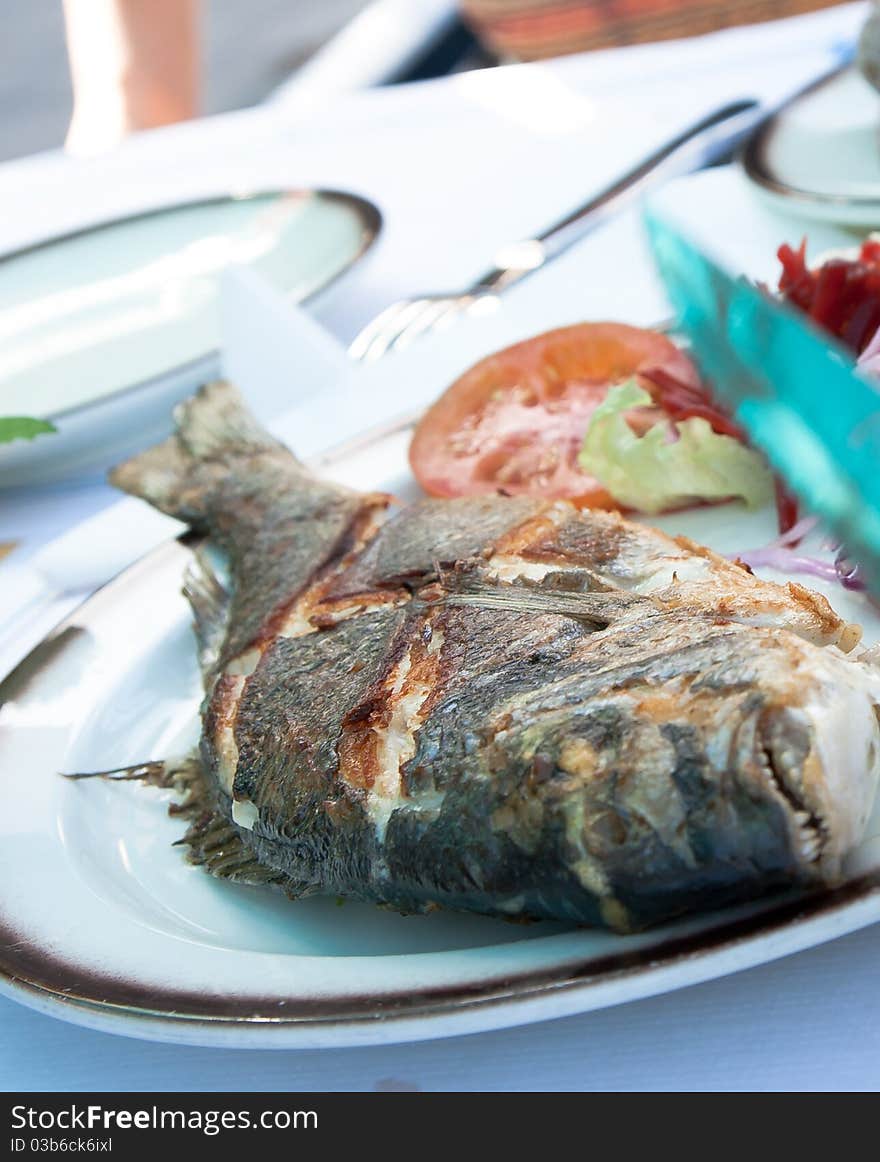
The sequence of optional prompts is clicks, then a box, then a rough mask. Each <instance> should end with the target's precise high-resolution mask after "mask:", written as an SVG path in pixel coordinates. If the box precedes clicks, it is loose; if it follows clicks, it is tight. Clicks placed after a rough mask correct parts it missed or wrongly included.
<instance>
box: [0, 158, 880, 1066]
mask: <svg viewBox="0 0 880 1162" xmlns="http://www.w3.org/2000/svg"><path fill="white" fill-rule="evenodd" d="M663 200H664V201H665V203H666V204H667V207H671V208H673V209H674V211H675V212H676V213H677V214H679V215H680V216H681V217H682V218H683V219H684V220H686V221H687V222H688V223H689V224H690V226H691V227H692V229H693V230H694V231H695V232H696V233H697V235H698V238H699V237H705V238H706V239H710V238H716V239H718V238H720V239H721V241H722V242H723V244H724V247H725V248H726V250H725V253H726V254H727V255H728V257H729V259H730V262H731V263H732V264H735V265H736V266H737V268H738V269H747V270H749V271H751V272H752V273H754V274H755V275H757V276H759V277H762V278H769V277H771V276H772V270H773V265H774V260H773V249H774V248H775V246H776V245H778V243H779V242H780V241H782V240H783V239H785V238H787V237H788V238H789V239H790V237H791V234H792V233H793V232H796V231H797V230H799V229H800V227H799V225H798V224H797V223H792V222H791V221H789V220H788V219H785V218H781V217H779V216H778V215H776V214H774V213H773V212H768V211H763V210H761V208H760V207H757V208H756V206H755V202H754V198H753V197H751V196H750V190H749V187H748V186H747V185H746V183H745V182H744V181H743V179H742V178H741V177H740V176H739V175H737V174H733V173H723V172H720V171H714V172H712V173H708V174H705V175H700V176H699V177H697V178H695V179H690V180H688V181H686V182H684V183H677V184H676V185H675V186H673V187H671V188H670V189H669V190H668V192H667V193H666V194H665V195H664V199H663ZM816 241H817V244H818V245H820V246H827V245H834V244H836V243H837V242H838V241H839V237H838V235H837V234H836V233H835V232H834V231H833V230H831V229H830V228H827V227H823V228H822V229H820V230H818V231H817V238H816ZM619 269H622V270H624V271H625V275H626V277H625V279H624V280H622V281H621V280H617V281H614V278H613V273H610V274H609V275H608V276H607V277H605V278H600V277H599V275H600V274H601V273H602V272H603V271H608V272H614V271H616V270H619ZM637 276H638V277H637ZM642 278H643V279H644V280H645V283H649V282H650V272H649V268H648V267H647V265H646V259H645V255H644V252H643V250H642V249H641V248H640V243H639V242H638V235H637V234H636V233H635V232H634V231H633V230H632V226H631V224H630V225H629V226H626V224H625V223H620V224H619V227H618V225H615V227H614V228H613V229H612V230H610V231H608V232H605V233H604V234H600V235H596V236H595V237H594V238H593V239H592V240H590V241H589V242H588V243H587V244H585V245H584V247H582V248H580V249H579V251H578V252H572V253H571V254H569V255H566V256H565V257H564V258H563V259H560V260H559V261H558V262H557V263H554V264H553V266H552V267H550V268H549V269H548V270H547V271H546V272H543V273H542V274H541V275H540V276H536V278H535V280H534V281H533V282H532V283H531V284H529V283H528V282H527V283H524V284H523V286H522V288H521V290H519V289H518V290H517V293H516V295H514V294H513V293H512V294H511V297H510V299H509V300H505V304H506V305H505V309H504V311H503V312H501V313H500V314H498V315H496V316H494V318H492V319H488V320H471V321H470V322H468V323H467V324H465V325H463V326H462V327H461V328H460V329H453V330H451V331H450V332H449V333H448V335H446V336H442V337H437V339H436V341H434V340H428V341H426V342H425V345H424V346H423V347H422V348H421V349H419V348H417V347H414V348H412V349H410V350H407V351H404V352H402V353H401V354H400V355H399V356H398V355H395V356H392V357H389V358H388V360H387V361H383V362H382V363H380V364H375V365H372V366H370V367H366V368H363V369H361V370H359V371H358V373H357V379H356V381H354V382H352V383H351V384H350V385H348V386H346V387H342V388H340V389H339V391H338V392H337V394H336V396H333V395H330V396H327V397H324V398H312V399H310V400H308V401H306V402H304V403H303V405H302V406H301V407H299V408H297V409H296V411H295V412H292V413H290V414H289V415H288V416H287V417H286V418H285V419H284V420H283V422H280V423H279V424H278V425H277V431H278V433H279V434H280V435H282V436H286V437H288V438H290V439H291V440H292V441H293V442H294V443H295V445H296V446H297V447H298V448H299V449H300V450H301V451H304V452H308V453H309V454H310V455H312V456H313V459H314V462H315V463H316V467H317V468H318V470H319V471H321V472H322V473H324V474H326V475H328V476H330V477H332V478H334V479H337V480H339V481H341V482H343V483H347V484H350V485H354V486H356V487H359V488H364V489H371V488H379V489H383V490H388V491H391V492H393V493H395V494H396V495H398V496H400V497H402V498H404V499H406V498H407V497H411V496H412V495H414V485H413V483H412V480H411V477H410V475H409V472H408V469H407V466H406V448H407V442H408V426H407V422H406V421H405V420H403V421H401V420H396V421H390V422H388V423H386V424H385V425H384V426H383V427H382V428H380V429H378V430H373V431H369V430H366V429H368V428H369V424H370V417H371V416H372V417H373V422H375V417H376V416H388V417H391V416H393V415H394V414H395V412H397V413H399V412H400V411H401V410H403V409H404V407H406V409H407V410H409V409H412V410H416V409H419V408H421V407H422V406H424V404H425V403H426V402H427V401H428V400H430V399H431V398H432V397H433V396H434V395H436V393H437V391H438V390H439V389H440V388H441V387H442V386H443V384H444V383H445V382H448V380H449V378H450V377H451V376H452V375H453V374H455V373H456V372H457V371H458V370H460V369H461V367H462V366H464V365H466V364H467V363H468V362H469V361H471V360H472V359H473V358H475V357H477V356H478V355H479V354H481V353H485V352H486V351H487V350H490V349H492V348H494V347H496V346H498V345H500V344H501V343H504V342H510V341H513V340H514V339H516V338H519V337H522V336H523V335H525V334H527V333H529V332H534V331H537V330H541V329H544V328H546V327H548V326H551V325H553V324H554V323H562V322H568V321H572V320H573V319H576V318H578V317H581V318H582V317H584V316H592V317H598V316H599V314H600V312H604V313H607V314H611V315H617V316H618V317H630V318H632V317H642V318H645V317H646V316H645V314H644V312H646V311H652V312H655V313H654V316H653V317H663V304H662V300H659V299H658V298H657V296H656V292H655V291H649V292H648V293H643V294H642V296H641V298H640V299H636V298H635V297H632V296H633V288H634V286H635V285H636V284H637V283H638V285H643V284H642V282H641V279H642ZM573 288H575V289H576V291H577V293H576V294H573V293H572V291H573ZM612 300H613V306H609V303H610V302H611V301H612ZM649 317H650V316H649ZM328 415H329V420H328ZM359 431H360V433H361V434H360V435H355V434H356V433H358V432H359ZM342 438H345V439H346V443H345V444H344V445H341V446H337V448H336V451H335V452H331V453H328V454H325V455H323V456H321V457H316V453H318V452H319V450H320V448H321V447H322V446H324V447H326V445H327V444H328V443H330V442H332V441H333V440H334V439H336V440H339V439H342ZM123 503H124V504H126V505H127V506H129V507H127V508H126V510H125V511H126V514H129V513H131V519H134V520H136V519H137V518H136V513H135V511H134V510H135V509H137V508H138V506H137V505H135V506H134V509H132V508H131V507H130V506H131V504H132V503H133V502H128V501H126V502H123ZM657 523H660V524H662V525H663V526H664V527H665V528H667V529H668V530H670V531H680V532H684V533H686V534H687V535H689V536H691V537H694V538H695V539H697V540H700V541H704V542H705V543H708V544H710V545H712V546H713V547H714V548H716V549H718V550H720V551H722V552H729V551H732V552H735V551H742V550H743V549H744V548H747V547H750V546H752V545H759V544H762V543H764V542H766V541H767V540H768V539H769V538H770V536H771V535H772V532H773V528H774V520H773V514H772V513H771V512H769V511H765V512H763V513H758V514H747V513H745V512H743V510H741V509H740V508H739V507H737V506H724V507H721V508H714V509H705V510H702V511H695V512H691V513H683V514H677V515H675V516H670V517H667V518H664V519H663V520H662V521H659V522H657ZM187 554H188V550H187V549H186V548H185V547H184V546H183V545H180V544H177V543H172V544H169V545H167V546H165V547H163V548H160V549H159V550H157V551H156V552H155V553H153V554H151V555H150V556H149V557H148V558H146V559H145V560H144V561H143V562H141V563H140V564H139V565H136V566H135V567H133V568H132V569H130V570H128V571H127V572H126V573H125V574H123V575H122V576H121V577H120V578H119V579H118V580H117V581H115V582H113V583H111V584H110V585H109V586H107V587H106V588H105V589H104V590H103V591H102V592H100V593H99V594H97V595H96V596H95V597H94V598H93V599H92V600H91V601H89V602H88V603H87V604H86V605H85V606H83V607H82V608H81V609H80V610H79V611H77V612H76V613H75V614H74V615H73V616H72V617H71V618H69V620H68V621H67V622H66V623H65V624H64V625H62V626H60V627H59V628H58V630H57V631H56V632H55V633H54V634H53V635H51V637H50V638H49V639H48V640H47V641H46V642H44V643H43V644H42V645H41V646H40V647H38V649H37V650H36V651H35V652H34V654H32V655H31V657H30V658H29V659H27V660H26V662H25V663H23V664H22V665H21V666H20V667H19V668H18V669H17V670H16V671H15V672H14V673H13V674H12V675H11V676H10V677H9V678H8V679H7V680H6V681H5V682H4V683H2V685H0V703H3V706H2V709H0V990H2V991H3V992H5V993H7V994H9V995H11V996H13V997H15V998H17V999H19V1000H21V1001H23V1002H24V1003H26V1004H29V1005H32V1006H34V1007H36V1008H39V1009H41V1010H44V1011H46V1012H51V1013H53V1014H55V1015H56V1016H61V1017H64V1018H66V1019H68V1020H71V1021H75V1022H78V1023H81V1024H86V1025H90V1026H94V1027H96V1028H101V1029H105V1030H109V1031H113V1032H117V1033H126V1034H129V1035H133V1036H143V1037H151V1038H156V1039H164V1040H172V1041H181V1042H189V1043H198V1044H218V1045H219V1044H225V1045H242V1046H278V1047H280V1046H300V1047H316V1046H330V1045H337V1046H339V1045H355V1044H368V1043H388V1042H394V1041H402V1040H414V1039H420V1038H430V1037H440V1036H448V1035H452V1034H457V1033H465V1032H476V1031H479V1030H485V1029H491V1028H499V1027H503V1026H508V1025H514V1024H522V1023H525V1022H529V1021H536V1020H541V1019H546V1018H551V1017H557V1016H563V1015H566V1014H571V1013H575V1012H583V1011H587V1010H590V1009H595V1008H599V1007H603V1006H607V1005H612V1004H618V1003H621V1002H624V1001H627V1000H632V999H636V998H639V997H645V996H649V995H652V994H656V993H661V992H664V991H668V990H670V989H674V988H680V987H682V986H685V985H688V984H692V983H695V982H697V981H701V980H706V979H709V978H712V977H715V976H720V975H724V974H726V973H729V972H734V971H737V970H739V969H743V968H747V967H749V966H751V965H755V964H760V963H764V962H766V961H769V960H772V959H774V958H777V957H780V956H783V955H786V954H787V953H790V952H794V951H796V950H798V949H802V948H806V947H810V946H812V945H815V944H818V943H821V942H822V941H826V940H831V939H833V938H835V937H837V936H840V935H842V934H844V933H846V932H850V931H853V930H855V929H857V928H860V927H862V926H865V925H867V924H870V923H873V922H875V921H877V920H880V878H878V870H877V869H880V850H878V849H880V842H878V840H877V839H875V838H873V837H874V836H875V835H876V834H877V833H878V831H880V820H878V819H877V818H876V812H875V818H874V820H872V823H871V825H870V826H869V828H868V837H869V838H868V839H867V840H866V841H865V842H864V843H863V844H862V846H861V847H860V849H859V850H858V851H857V852H856V853H855V855H854V857H853V859H852V860H851V862H850V866H849V869H848V870H849V880H848V882H847V883H846V885H845V886H844V887H842V888H841V889H840V890H838V891H836V892H832V893H821V894H817V895H813V896H810V897H803V896H797V897H795V896H789V897H775V898H773V899H772V900H769V901H766V902H764V903H763V904H762V905H755V906H751V907H749V908H744V909H738V910H729V911H726V912H723V913H718V914H715V915H704V916H701V917H698V918H694V919H691V920H689V921H687V922H683V923H679V924H676V925H669V926H666V927H664V928H661V929H657V930H654V931H652V932H649V933H645V934H642V935H639V936H633V937H620V936H615V935H612V934H609V933H604V932H593V931H588V930H577V929H570V928H566V927H565V926H563V925H559V924H533V925H530V926H527V927H523V926H520V925H512V924H509V923H506V922H503V921H495V920H489V919H483V918H480V917H476V916H461V915H453V914H444V913H435V914H432V915H429V916H419V917H401V916H397V915H394V914H391V913H387V912H384V911H380V910H378V909H376V908H372V907H368V906H363V905H357V904H350V903H346V904H344V905H343V906H341V907H339V906H337V905H336V903H335V901H333V900H321V899H310V900H304V901H298V902H290V901H288V900H286V899H284V898H283V897H279V896H277V895H275V894H273V893H272V892H271V891H270V890H268V889H256V888H248V887H242V886H236V885H231V884H228V883H225V882H220V881H216V880H212V879H211V878H210V877H209V876H207V875H206V874H204V873H203V872H202V871H201V870H200V869H198V868H193V867H190V866H189V865H187V864H186V862H185V861H184V859H183V857H182V854H181V852H180V850H179V849H177V848H174V847H173V846H172V845H173V842H174V840H175V839H177V838H178V837H179V836H180V834H181V832H182V830H183V824H182V823H181V822H180V821H176V820H175V819H174V818H172V817H169V815H168V814H167V807H168V803H169V798H168V796H167V795H165V794H163V793H161V792H158V791H156V790H153V789H149V788H143V787H140V786H136V785H130V784H119V783H114V784H108V783H103V782H97V781H92V782H85V783H70V782H67V781H65V780H64V779H62V778H60V777H59V776H58V774H57V772H58V771H60V770H88V769H96V768H107V767H108V766H116V765H124V764H128V763H131V762H135V761H141V760H143V759H145V758H155V757H165V756H168V755H169V754H174V753H179V752H180V751H182V750H183V749H185V748H186V747H187V746H188V745H189V744H190V743H191V742H192V741H193V740H194V738H195V737H196V734H197V720H196V711H197V705H198V701H199V696H200V688H199V676H198V673H197V670H196V663H195V656H194V648H193V643H192V639H191V636H190V630H189V612H188V610H187V608H186V606H185V604H184V602H183V599H182V598H181V597H180V595H179V589H180V579H181V573H182V570H183V567H184V564H185V561H186V558H187ZM767 575H768V576H772V575H771V574H767ZM776 579H780V578H778V577H777V578H776ZM816 588H819V589H822V590H823V591H824V592H826V593H828V594H829V595H831V596H832V597H833V600H834V603H835V605H836V606H837V608H838V609H839V611H840V613H841V614H842V615H843V616H846V617H848V618H850V619H852V620H855V621H859V622H861V623H862V624H863V625H864V626H865V630H866V640H868V641H876V640H880V619H878V617H877V615H876V613H875V612H874V611H873V610H872V608H871V606H870V605H869V604H868V603H867V602H866V600H865V599H864V598H863V597H862V596H861V595H859V594H847V593H844V592H843V591H841V590H839V589H837V588H835V589H834V590H832V589H831V588H830V587H828V586H823V585H821V584H819V585H817V586H816Z"/></svg>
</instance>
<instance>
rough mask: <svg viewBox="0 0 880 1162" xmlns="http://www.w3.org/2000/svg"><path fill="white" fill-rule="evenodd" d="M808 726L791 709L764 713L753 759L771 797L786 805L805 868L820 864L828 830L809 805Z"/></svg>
mask: <svg viewBox="0 0 880 1162" xmlns="http://www.w3.org/2000/svg"><path fill="white" fill-rule="evenodd" d="M812 742H813V740H812V729H811V726H810V724H809V723H808V722H807V721H805V720H804V719H803V718H802V717H801V716H800V715H798V714H796V713H795V712H793V711H792V710H790V709H787V708H786V709H778V708H773V709H765V710H763V711H762V712H761V714H760V715H759V717H758V723H757V729H756V737H755V744H756V758H757V761H758V766H759V769H760V770H761V773H762V775H763V776H764V778H765V780H766V781H767V783H768V785H769V787H770V790H771V792H772V794H773V795H774V796H775V797H777V798H778V799H780V800H782V802H783V804H785V814H786V818H787V820H788V822H789V825H790V826H791V829H792V831H793V838H794V841H795V851H796V854H797V856H798V857H799V859H800V860H801V861H802V862H803V863H805V864H814V865H818V864H820V863H821V862H822V860H823V856H824V854H825V852H826V849H827V846H828V838H829V834H830V828H829V824H828V820H827V819H826V817H825V815H824V813H823V812H822V811H821V809H820V807H819V805H818V804H815V803H811V802H810V801H809V797H808V790H807V787H806V786H805V774H806V771H807V765H808V763H809V762H810V757H811V754H812V753H813V747H812Z"/></svg>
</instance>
